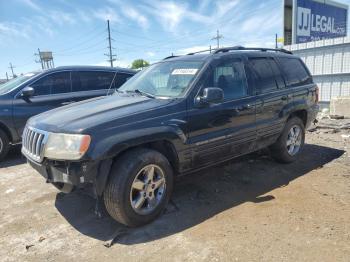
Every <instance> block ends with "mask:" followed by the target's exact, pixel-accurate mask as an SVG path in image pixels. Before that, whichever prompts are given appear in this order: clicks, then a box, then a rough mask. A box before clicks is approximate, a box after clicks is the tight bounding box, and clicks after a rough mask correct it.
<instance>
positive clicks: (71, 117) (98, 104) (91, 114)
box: [28, 94, 170, 133]
mask: <svg viewBox="0 0 350 262" xmlns="http://www.w3.org/2000/svg"><path fill="white" fill-rule="evenodd" d="M169 102H170V100H166V99H153V98H148V97H144V96H140V95H127V96H126V95H119V94H115V95H112V96H107V97H98V98H93V99H90V100H85V101H82V102H78V103H74V104H71V105H68V106H64V107H60V108H57V109H54V110H50V111H47V112H45V113H42V114H40V115H37V116H34V117H32V118H30V119H29V121H28V125H30V126H32V127H35V128H38V129H40V130H45V131H49V132H67V133H82V132H84V130H87V129H89V128H90V127H97V126H99V125H101V124H104V123H108V122H109V123H110V122H115V121H117V120H121V119H125V118H128V116H132V117H133V118H135V115H139V114H141V113H142V112H145V111H153V110H155V109H157V108H158V107H161V106H164V105H166V104H168V103H169ZM123 124H125V120H124V121H123Z"/></svg>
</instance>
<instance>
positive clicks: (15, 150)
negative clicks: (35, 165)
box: [0, 145, 26, 168]
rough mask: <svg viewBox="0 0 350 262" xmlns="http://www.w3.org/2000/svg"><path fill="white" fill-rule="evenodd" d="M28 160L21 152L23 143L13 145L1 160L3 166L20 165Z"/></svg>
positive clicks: (0, 164)
mask: <svg viewBox="0 0 350 262" xmlns="http://www.w3.org/2000/svg"><path fill="white" fill-rule="evenodd" d="M25 162H26V159H25V157H24V156H23V155H22V153H21V145H16V146H13V147H11V149H10V151H9V153H8V155H7V156H6V157H5V159H4V160H3V161H1V162H0V168H1V167H10V166H16V165H20V164H23V163H25Z"/></svg>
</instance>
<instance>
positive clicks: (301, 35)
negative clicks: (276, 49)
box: [284, 0, 348, 44]
mask: <svg viewBox="0 0 350 262" xmlns="http://www.w3.org/2000/svg"><path fill="white" fill-rule="evenodd" d="M347 22H348V6H347V5H344V4H341V3H338V2H334V1H330V0H284V35H285V38H286V40H287V42H285V44H299V43H306V42H310V41H318V40H323V39H329V38H336V37H345V36H347V30H348V28H347Z"/></svg>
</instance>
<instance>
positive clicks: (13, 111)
mask: <svg viewBox="0 0 350 262" xmlns="http://www.w3.org/2000/svg"><path fill="white" fill-rule="evenodd" d="M135 73H136V72H135V71H134V70H130V69H124V68H110V67H95V66H74V67H73V66H69V67H68V66H67V67H57V68H55V69H50V70H46V71H41V72H33V73H28V74H25V75H22V76H19V77H17V78H14V79H13V80H11V81H9V82H7V83H5V84H3V85H0V161H1V159H3V158H4V157H5V156H6V154H7V152H8V150H9V147H10V145H11V144H17V143H20V142H21V135H22V133H23V128H24V126H25V124H26V122H27V120H28V118H30V117H31V116H34V115H37V114H39V113H42V112H44V111H48V110H50V109H53V108H56V107H59V106H63V105H67V104H70V103H73V102H78V101H81V100H85V99H89V98H93V97H97V96H105V95H106V94H107V92H110V93H113V92H114V91H115V89H118V88H119V87H120V86H121V85H122V84H124V83H125V81H126V80H127V79H128V78H130V77H132V76H133V75H134V74H135ZM114 76H115V78H114ZM113 78H114V82H113V84H112V81H113ZM110 87H111V89H110V90H109V91H108V89H109V88H110Z"/></svg>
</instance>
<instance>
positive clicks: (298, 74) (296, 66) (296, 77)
mask: <svg viewBox="0 0 350 262" xmlns="http://www.w3.org/2000/svg"><path fill="white" fill-rule="evenodd" d="M278 60H279V62H280V64H281V69H282V71H283V73H284V75H285V78H286V81H287V85H288V86H298V85H305V84H310V83H311V82H312V78H311V76H310V75H309V73H308V72H307V70H306V68H305V66H304V64H303V63H302V62H301V61H300V59H298V58H286V57H280V58H279V59H278Z"/></svg>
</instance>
